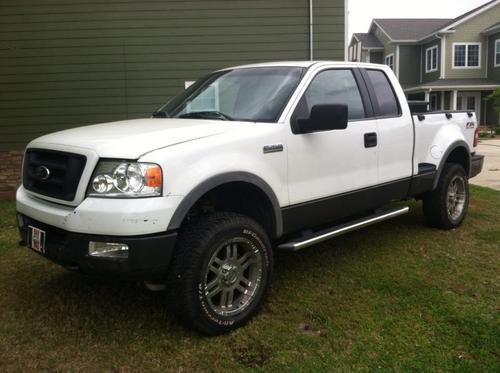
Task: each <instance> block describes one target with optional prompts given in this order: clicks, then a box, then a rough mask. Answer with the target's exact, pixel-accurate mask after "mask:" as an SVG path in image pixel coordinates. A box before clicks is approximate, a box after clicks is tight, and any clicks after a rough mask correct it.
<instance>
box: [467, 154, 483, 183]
mask: <svg viewBox="0 0 500 373" xmlns="http://www.w3.org/2000/svg"><path fill="white" fill-rule="evenodd" d="M483 164H484V155H481V154H474V155H473V156H472V162H471V167H470V175H469V178H471V177H474V176H476V175H477V174H479V173H480V172H481V171H482V170H483Z"/></svg>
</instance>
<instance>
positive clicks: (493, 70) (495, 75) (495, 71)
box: [488, 32, 500, 81]
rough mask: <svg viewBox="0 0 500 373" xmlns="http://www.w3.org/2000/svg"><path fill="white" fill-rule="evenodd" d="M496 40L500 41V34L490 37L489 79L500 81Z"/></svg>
mask: <svg viewBox="0 0 500 373" xmlns="http://www.w3.org/2000/svg"><path fill="white" fill-rule="evenodd" d="M495 40H500V32H498V33H496V34H493V35H491V36H489V37H488V79H493V80H498V81H500V66H497V67H495Z"/></svg>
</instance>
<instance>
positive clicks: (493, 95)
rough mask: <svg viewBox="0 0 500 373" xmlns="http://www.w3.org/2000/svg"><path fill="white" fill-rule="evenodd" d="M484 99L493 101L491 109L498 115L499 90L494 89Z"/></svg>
mask: <svg viewBox="0 0 500 373" xmlns="http://www.w3.org/2000/svg"><path fill="white" fill-rule="evenodd" d="M486 99H487V100H488V101H493V108H494V109H495V111H496V112H497V113H500V88H497V89H495V90H494V91H493V92H492V93H491V94H490V95H489V96H488V97H486Z"/></svg>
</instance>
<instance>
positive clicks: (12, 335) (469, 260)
mask: <svg viewBox="0 0 500 373" xmlns="http://www.w3.org/2000/svg"><path fill="white" fill-rule="evenodd" d="M471 189H472V200H471V206H470V210H469V216H468V218H467V219H466V221H465V223H464V225H463V227H462V228H460V229H458V230H454V231H447V232H444V231H438V230H434V229H430V228H427V227H426V226H424V225H423V222H422V220H423V218H422V213H421V209H420V205H419V204H417V203H411V205H410V207H411V213H410V214H409V215H407V216H404V217H401V218H398V219H396V220H393V221H389V222H386V223H383V224H381V225H376V226H372V227H370V228H367V229H365V230H362V231H358V232H355V233H351V234H349V235H346V236H343V237H340V238H337V239H334V240H332V241H329V242H326V243H323V244H320V245H317V246H315V247H312V248H309V249H305V250H304V251H301V252H297V253H294V254H280V255H278V256H277V259H276V272H275V278H274V282H273V287H272V291H271V293H270V297H269V300H268V302H267V304H266V305H265V306H264V308H263V310H262V312H261V314H260V315H259V316H258V317H257V319H256V320H255V321H253V322H252V323H250V324H249V325H248V326H247V327H245V328H243V329H240V330H238V331H236V332H234V333H231V334H230V335H227V336H223V337H217V338H205V337H200V336H198V335H196V334H193V333H191V332H190V331H187V330H186V329H184V328H182V327H181V326H179V325H178V324H177V323H176V322H175V320H173V318H172V316H171V315H170V314H169V313H168V312H167V311H166V309H167V308H166V301H165V299H164V298H165V297H164V294H163V293H151V292H148V291H147V290H145V289H144V288H143V287H142V285H141V284H140V283H137V282H133V281H132V282H128V281H113V280H102V279H94V278H88V277H84V276H80V275H77V274H73V273H69V272H66V271H65V270H63V269H61V268H59V267H57V266H56V265H53V264H51V263H50V262H48V261H46V260H44V259H43V258H41V257H39V256H37V255H35V254H33V253H31V252H29V251H28V250H27V249H25V248H21V247H19V246H17V241H18V235H17V231H16V228H15V208H14V203H12V202H0V228H1V229H0V370H1V371H2V372H6V371H34V370H45V371H95V372H101V371H121V372H128V371H155V370H156V371H184V372H192V371H209V370H210V371H240V370H252V369H256V368H258V369H262V370H265V371H273V372H274V371H280V370H290V371H313V370H314V371H318V370H324V371H332V370H338V371H347V370H380V371H387V370H396V371H411V370H413V371H430V370H433V371H435V370H441V371H445V370H446V371H451V370H453V371H464V372H471V371H491V372H493V371H497V372H498V371H499V369H500V316H499V315H500V192H495V191H492V190H489V189H485V188H480V187H471Z"/></svg>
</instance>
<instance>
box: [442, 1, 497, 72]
mask: <svg viewBox="0 0 500 373" xmlns="http://www.w3.org/2000/svg"><path fill="white" fill-rule="evenodd" d="M499 19H500V5H496V6H495V7H493V8H491V9H489V10H488V11H486V12H484V13H483V14H480V15H478V16H477V17H474V18H471V19H470V20H469V21H466V22H464V23H463V24H461V25H459V26H457V28H456V29H455V33H454V34H451V35H449V36H447V37H446V79H481V78H485V77H486V63H485V60H486V38H485V37H483V36H482V35H481V31H483V30H484V29H485V28H487V27H489V26H491V25H494V24H495V23H497V22H498V20H499ZM465 42H479V43H481V68H479V69H463V68H462V69H460V68H458V69H457V68H453V43H465Z"/></svg>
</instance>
